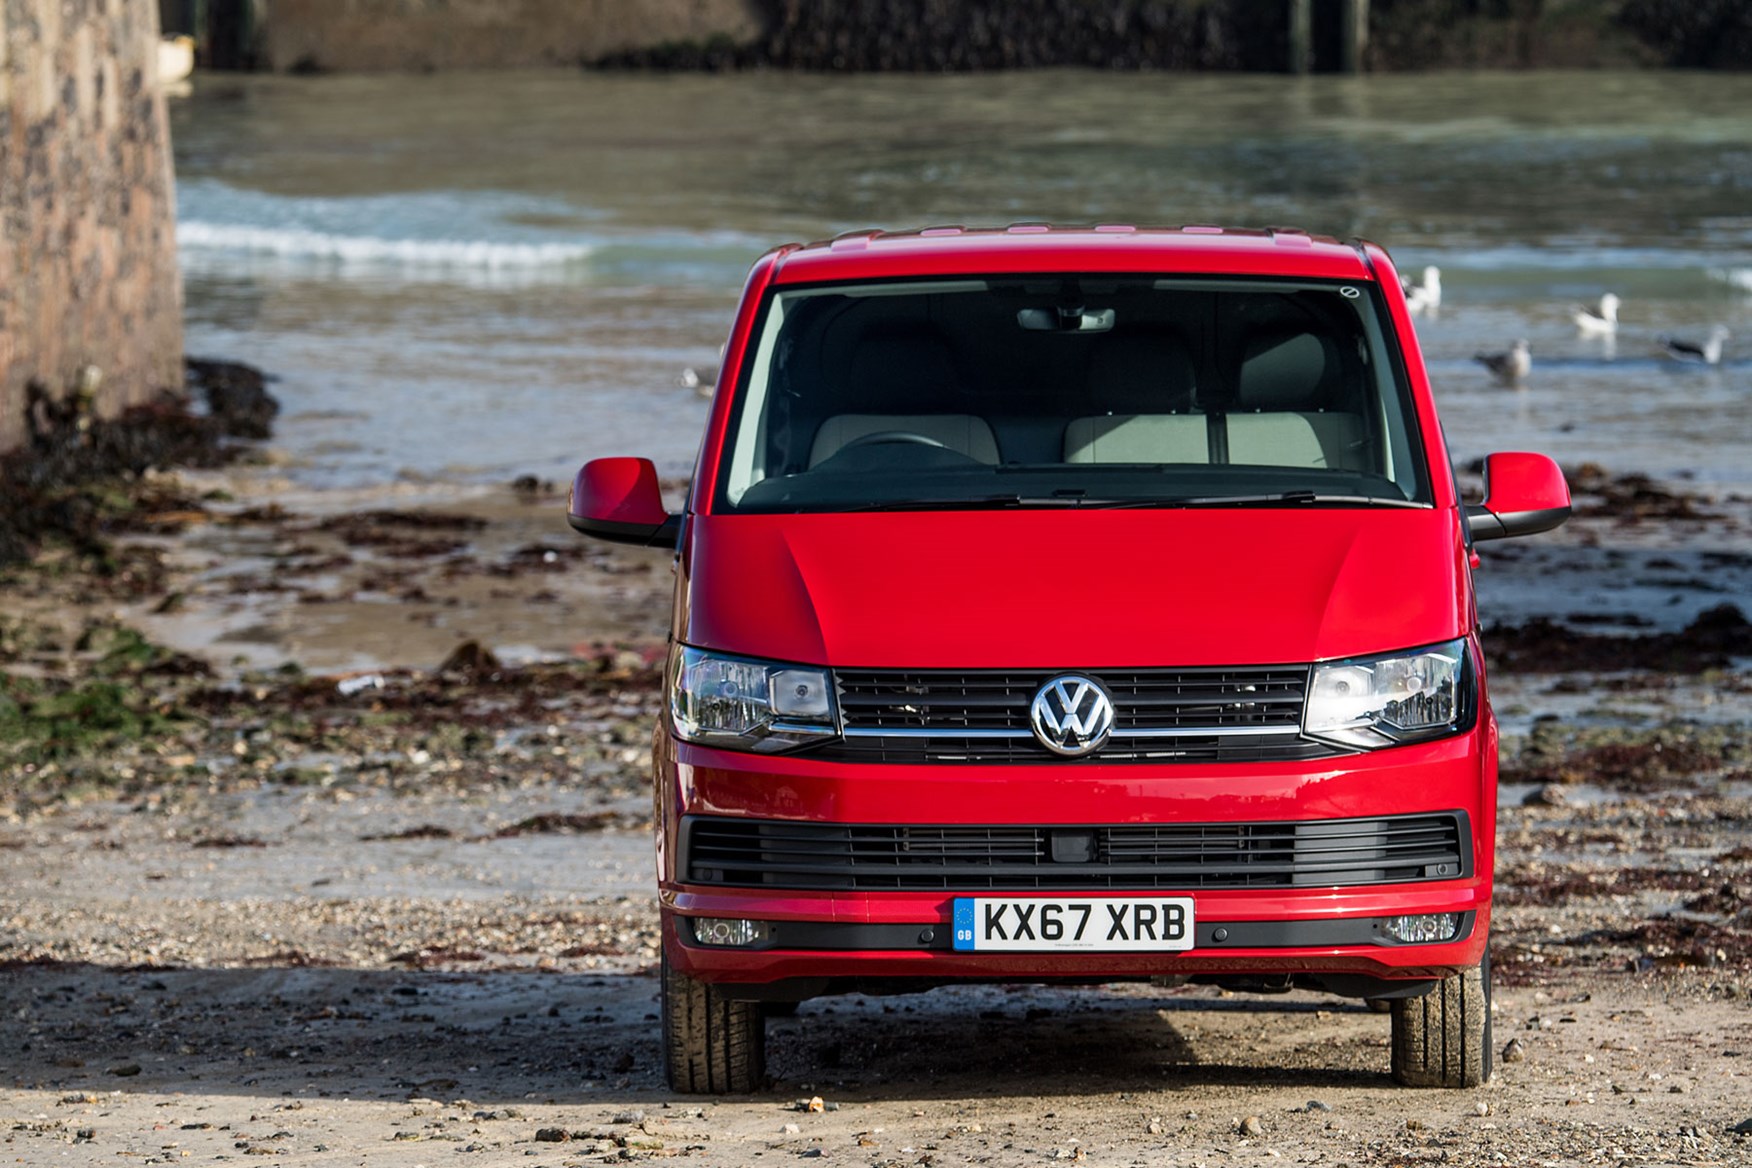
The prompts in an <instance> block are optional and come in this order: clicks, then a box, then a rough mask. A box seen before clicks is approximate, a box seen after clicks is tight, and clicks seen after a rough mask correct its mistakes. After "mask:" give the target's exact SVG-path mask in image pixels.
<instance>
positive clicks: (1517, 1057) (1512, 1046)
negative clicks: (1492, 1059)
mask: <svg viewBox="0 0 1752 1168" xmlns="http://www.w3.org/2000/svg"><path fill="white" fill-rule="evenodd" d="M1526 1057H1527V1048H1526V1047H1524V1046H1522V1045H1521V1040H1520V1039H1519V1038H1511V1039H1509V1042H1508V1045H1507V1046H1505V1047H1503V1061H1504V1062H1505V1063H1518V1062H1520V1061H1521V1060H1522V1059H1524V1058H1526Z"/></svg>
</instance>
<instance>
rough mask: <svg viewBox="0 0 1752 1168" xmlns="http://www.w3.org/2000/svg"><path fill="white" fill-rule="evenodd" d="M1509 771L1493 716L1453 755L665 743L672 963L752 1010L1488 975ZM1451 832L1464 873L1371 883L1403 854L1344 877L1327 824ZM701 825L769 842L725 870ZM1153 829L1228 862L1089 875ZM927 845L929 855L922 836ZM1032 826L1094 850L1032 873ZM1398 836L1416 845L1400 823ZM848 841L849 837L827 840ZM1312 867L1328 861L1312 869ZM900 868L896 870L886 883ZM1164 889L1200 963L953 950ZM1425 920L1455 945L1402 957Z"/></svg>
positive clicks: (660, 778)
mask: <svg viewBox="0 0 1752 1168" xmlns="http://www.w3.org/2000/svg"><path fill="white" fill-rule="evenodd" d="M1495 758H1496V735H1495V724H1494V721H1493V720H1492V719H1491V718H1490V717H1489V715H1488V711H1486V712H1485V716H1483V717H1481V718H1480V719H1479V721H1478V724H1477V726H1475V728H1474V729H1473V730H1472V731H1470V732H1468V733H1466V734H1462V735H1459V736H1456V737H1454V738H1451V739H1446V740H1443V741H1440V742H1435V743H1428V744H1423V745H1418V746H1406V747H1398V748H1394V749H1391V750H1384V751H1377V752H1373V753H1367V754H1357V755H1348V756H1344V757H1342V758H1336V759H1321V760H1317V761H1311V762H1298V763H1284V762H1274V763H1270V764H1257V765H1255V764H1235V763H1231V764H1220V765H1219V764H1208V765H1187V766H1154V765H1140V764H1128V765H1111V766H1090V765H1082V766H1076V767H1062V766H1050V765H1048V766H959V767H944V766H878V765H868V764H831V763H816V764H811V763H810V762H809V761H808V760H807V759H806V758H801V757H797V758H786V757H758V756H752V755H746V754H740V753H735V752H727V751H718V750H712V749H707V748H701V747H695V746H690V745H687V744H684V743H677V742H674V741H673V740H672V739H670V737H669V736H668V734H667V733H664V732H661V731H660V732H659V735H658V743H657V749H656V751H655V752H654V762H655V765H656V771H657V803H658V806H657V813H658V828H657V829H658V833H659V867H660V898H661V907H662V910H663V915H664V942H665V945H666V946H667V948H668V953H669V959H670V961H671V963H672V964H673V965H674V966H675V967H676V968H678V969H680V970H682V971H684V972H686V973H688V974H690V975H691V976H693V977H696V978H699V979H701V980H703V981H708V982H715V983H718V984H720V985H721V986H724V987H725V988H726V989H729V988H730V987H732V986H735V985H742V986H745V987H748V989H749V990H750V992H751V994H754V993H755V989H756V987H759V986H762V985H767V986H774V987H776V986H777V985H778V984H779V983H793V984H803V983H815V984H820V983H822V982H836V981H837V982H868V981H883V982H890V981H897V982H902V983H904V982H907V981H917V982H919V983H920V984H921V985H924V984H941V983H944V982H953V981H1031V980H1055V979H1064V980H1085V979H1088V980H1134V979H1147V978H1159V977H1172V976H1189V977H1198V976H1214V977H1231V978H1251V977H1258V978H1263V979H1282V978H1287V977H1290V976H1294V975H1312V976H1314V977H1315V978H1316V980H1321V979H1325V980H1330V981H1331V982H1333V984H1335V985H1336V984H1341V983H1342V982H1343V980H1344V979H1345V978H1347V977H1349V978H1353V979H1368V980H1371V981H1381V980H1386V981H1399V980H1406V981H1407V984H1409V983H1410V982H1414V981H1418V980H1423V979H1429V978H1436V977H1442V976H1446V975H1447V974H1448V973H1451V972H1453V971H1454V970H1457V969H1459V968H1462V967H1465V966H1469V965H1476V964H1477V963H1478V962H1479V961H1480V960H1481V959H1482V957H1483V954H1484V948H1485V945H1486V938H1487V936H1488V933H1489V918H1490V890H1491V879H1490V873H1491V868H1492V865H1493V863H1494V859H1495V856H1494V836H1495V788H1496V767H1495ZM1436 820H1445V821H1447V822H1451V823H1453V824H1455V825H1457V829H1456V830H1454V831H1453V832H1451V833H1450V834H1451V838H1452V839H1453V840H1455V841H1457V843H1458V846H1459V851H1460V863H1459V864H1458V866H1457V870H1455V871H1452V872H1449V871H1448V865H1447V864H1435V863H1431V864H1428V865H1426V866H1424V867H1421V868H1420V867H1416V866H1412V867H1406V866H1398V867H1393V866H1391V865H1389V866H1386V867H1378V868H1371V864H1387V863H1388V858H1387V857H1386V855H1385V854H1383V855H1381V856H1375V855H1373V854H1371V855H1368V856H1364V858H1363V860H1362V861H1359V862H1358V863H1355V864H1344V863H1337V864H1334V863H1332V862H1331V857H1332V856H1333V855H1334V854H1336V853H1338V852H1342V850H1343V849H1342V848H1335V846H1333V845H1331V844H1330V843H1329V842H1327V839H1328V837H1327V836H1326V833H1327V832H1329V831H1332V830H1339V831H1340V832H1341V834H1343V835H1344V836H1345V838H1344V840H1343V841H1341V842H1343V843H1344V845H1345V846H1347V847H1348V846H1350V843H1349V840H1350V835H1354V834H1355V833H1354V832H1351V833H1349V834H1345V832H1346V829H1347V828H1349V827H1354V826H1356V825H1359V824H1361V825H1364V826H1371V825H1375V824H1383V825H1389V826H1393V825H1401V826H1402V825H1405V824H1411V825H1412V826H1414V827H1421V826H1422V825H1424V824H1425V823H1429V822H1434V821H1436ZM766 825H776V828H774V829H773V830H777V831H778V832H779V834H781V835H795V836H798V837H800V838H799V839H797V840H792V841H791V842H790V843H789V844H788V845H786V846H789V847H791V848H792V849H793V850H794V851H795V849H799V848H800V849H801V850H802V851H801V854H802V856H803V857H804V862H803V863H801V864H800V865H799V864H794V863H792V862H791V861H794V860H795V859H796V854H794V852H793V853H785V852H783V851H782V849H781V851H780V852H777V853H775V852H773V851H771V850H769V849H766V848H764V847H763V846H762V845H761V844H760V840H759V833H760V832H762V831H766V830H769V828H768V827H767V826H766ZM873 825H874V826H873ZM1334 825H1336V827H1335V826H1334ZM702 826H703V827H705V828H707V829H709V831H708V833H707V834H711V833H712V832H716V833H717V836H718V837H719V838H722V839H726V840H729V841H730V842H731V843H732V844H737V841H739V840H742V839H743V838H744V837H747V839H748V840H749V841H751V844H752V850H751V851H746V852H745V853H744V854H749V855H752V856H753V859H752V860H750V861H748V862H747V864H746V865H744V864H743V862H742V861H740V860H738V861H736V862H733V863H729V864H728V865H726V864H723V863H722V862H721V854H720V856H719V858H718V859H713V860H709V861H707V860H702V858H701V855H702V853H700V851H699V849H698V847H697V846H696V838H697V837H699V836H700V835H701V832H700V829H701V828H702ZM1157 828H1161V829H1164V831H1165V832H1166V833H1168V834H1170V835H1173V836H1174V839H1173V840H1171V841H1170V843H1169V844H1167V845H1164V847H1166V848H1167V852H1164V851H1162V850H1161V849H1158V852H1157V853H1155V854H1168V852H1173V854H1174V855H1180V854H1181V852H1178V851H1174V849H1176V848H1181V847H1182V842H1181V841H1183V840H1184V839H1187V838H1193V839H1196V838H1198V837H1201V836H1213V837H1216V838H1218V839H1219V840H1220V841H1221V842H1220V844H1219V845H1216V846H1215V851H1214V852H1213V851H1212V850H1211V849H1209V848H1207V849H1205V850H1204V851H1198V852H1197V854H1198V855H1199V856H1207V855H1217V856H1219V857H1220V859H1221V863H1220V864H1219V865H1218V866H1217V867H1216V868H1213V869H1212V870H1211V871H1210V872H1204V873H1195V874H1185V873H1186V870H1185V868H1184V865H1180V866H1176V865H1172V864H1170V865H1168V869H1169V871H1167V874H1156V875H1149V874H1147V873H1146V874H1139V871H1140V870H1139V869H1138V867H1137V866H1136V865H1132V866H1129V867H1125V868H1123V870H1122V872H1121V874H1120V875H1118V876H1114V875H1111V874H1109V873H1107V872H1104V871H1102V870H1101V869H1100V865H1099V864H1095V865H1093V866H1092V865H1091V864H1090V863H1089V862H1087V861H1085V860H1084V859H1083V858H1084V857H1085V856H1088V857H1089V858H1090V859H1094V858H1095V853H1094V852H1091V851H1090V850H1089V849H1087V848H1084V847H1082V846H1081V839H1082V837H1085V836H1088V837H1094V838H1097V839H1099V840H1102V841H1105V840H1106V839H1107V838H1108V837H1109V836H1111V837H1112V838H1113V839H1115V840H1122V841H1127V846H1133V845H1131V844H1130V843H1129V841H1133V840H1135V839H1136V838H1138V833H1139V832H1140V831H1141V832H1142V833H1144V836H1145V838H1148V837H1149V836H1151V835H1153V834H1154V833H1155V829H1157ZM788 829H796V830H788ZM921 829H922V830H923V831H924V832H926V833H927V834H928V835H929V836H930V838H929V839H925V840H919V839H915V836H916V835H917V834H918V833H919V832H920V830H921ZM1297 829H1311V830H1297ZM1018 831H1020V833H1021V834H1022V835H1024V836H1026V835H1028V834H1029V833H1032V834H1033V836H1035V837H1036V838H1038V839H1040V840H1043V841H1045V840H1050V839H1051V837H1053V836H1055V835H1063V836H1066V837H1068V838H1070V839H1072V840H1073V841H1076V842H1077V843H1078V845H1079V846H1078V847H1072V848H1067V849H1063V850H1064V851H1066V852H1067V853H1068V854H1069V856H1070V858H1069V859H1068V860H1066V861H1064V862H1054V861H1053V860H1052V855H1051V853H1052V852H1053V850H1054V849H1053V847H1052V846H1051V845H1050V844H1049V843H1042V845H1041V852H1040V855H1039V856H1037V858H1036V862H1034V863H1032V864H1028V865H1025V866H1024V867H1025V874H1024V875H1023V876H1020V877H1019V876H1018V875H1017V873H1018V871H1019V869H1018V868H1017V867H1016V866H1015V864H1014V862H1013V860H1012V859H1011V857H1012V856H1013V855H1014V852H1013V850H1012V851H1008V852H1007V851H1006V848H1011V846H1012V845H1011V842H1010V841H1012V840H1014V839H1015V838H1016V837H1017V836H1018ZM970 833H971V835H972V836H973V837H975V838H982V837H985V836H990V837H991V838H993V839H994V840H996V841H998V842H997V843H995V844H994V845H993V846H992V847H991V848H990V849H987V850H989V851H991V852H992V853H993V856H992V858H980V857H983V856H984V853H983V852H980V853H979V855H978V856H977V857H976V858H978V859H980V862H981V863H983V864H985V865H986V866H985V867H983V868H980V867H974V868H969V867H968V865H967V864H965V863H948V862H945V863H942V864H935V863H934V861H932V860H931V859H930V858H929V852H930V850H931V846H932V845H935V844H936V843H937V842H938V839H939V838H948V839H951V840H960V839H963V838H966V837H967V836H968V835H969V834H970ZM1381 834H1382V838H1384V839H1385V838H1389V837H1392V838H1398V837H1396V836H1393V832H1392V831H1389V830H1388V829H1387V828H1386V827H1383V829H1382V833H1381ZM1304 835H1307V836H1311V837H1312V838H1313V840H1314V841H1315V842H1314V844H1313V845H1311V846H1312V847H1313V849H1314V850H1313V852H1311V853H1309V852H1303V851H1302V850H1301V849H1302V848H1303V847H1304V846H1308V845H1304V844H1302V843H1299V842H1297V837H1300V836H1304ZM839 837H849V838H850V839H851V840H852V841H853V842H851V843H844V842H831V841H836V840H838V839H839ZM872 838H875V839H878V840H879V841H880V842H881V844H882V847H881V850H880V852H879V854H878V855H877V856H876V857H875V861H874V864H872V863H871V862H868V861H867V860H866V859H862V858H860V857H864V856H866V854H867V853H866V850H865V849H866V848H867V847H868V841H869V840H870V839H872ZM817 841H821V842H817ZM896 841H898V842H896ZM738 846H740V845H739V844H738ZM1106 846H1107V845H1106V843H1105V842H1103V843H1101V844H1100V845H1099V848H1097V849H1096V850H1097V851H1099V850H1100V848H1105V847H1106ZM822 848H826V849H827V851H828V852H831V853H832V854H833V855H834V856H839V857H847V856H849V857H851V859H849V860H847V861H846V862H845V863H843V864H839V865H838V866H835V865H834V864H828V865H826V866H825V867H823V866H822V864H821V863H819V862H818V861H817V860H815V859H811V858H810V857H811V856H814V855H816V853H819V852H820V851H821V849H822ZM909 848H916V849H918V850H919V851H920V852H921V853H923V854H913V853H912V852H909V851H907V850H906V849H909ZM976 851H977V849H976ZM1254 852H1257V853H1258V855H1257V862H1256V860H1255V857H1254V855H1253V853H1254ZM1299 855H1311V856H1312V859H1313V860H1314V861H1317V862H1316V863H1312V864H1302V863H1299V862H1298V860H1297V856H1299ZM1392 856H1394V857H1399V858H1403V854H1402V853H1400V852H1393V853H1392ZM966 858H967V857H966V856H965V855H961V854H959V853H958V854H957V856H956V857H954V859H957V860H965V859H966ZM1422 858H1426V859H1427V858H1428V857H1427V856H1426V857H1422ZM896 862H897V863H896ZM889 864H892V865H893V866H894V869H895V871H894V874H893V875H889V874H888V873H887V872H886V871H885V868H884V865H889ZM799 868H800V869H801V870H798V869H799ZM1061 872H1062V874H1063V876H1062V879H1059V878H1057V874H1058V873H1061ZM1371 872H1375V873H1377V876H1378V878H1372V877H1371ZM1176 873H1180V874H1179V875H1177V874H1176ZM1019 879H1020V880H1022V881H1024V883H1025V885H1026V886H1021V885H1019V884H1018V883H1017V881H1018V880H1019ZM909 882H910V884H911V886H908V885H909ZM921 882H922V883H926V884H934V885H935V886H934V887H919V886H918V885H919V884H920V883H921ZM811 884H815V885H817V886H816V887H810V886H809V885H811ZM1158 893H1159V894H1161V895H1165V896H1166V895H1173V896H1187V897H1191V898H1192V900H1193V903H1194V922H1195V924H1194V933H1193V944H1192V947H1191V948H1190V949H1185V950H1178V951H1172V952H1155V951H1152V952H1138V951H1125V952H1092V951H1086V950H1076V951H1067V950H1048V951H1041V952H1008V951H1005V952H970V951H962V950H957V949H955V948H954V947H953V943H952V937H951V921H952V919H953V905H954V901H955V900H956V899H957V898H961V897H976V898H977V897H980V896H998V897H1051V896H1055V895H1062V896H1075V897H1079V898H1083V899H1098V898H1101V897H1104V896H1115V897H1117V896H1136V895H1154V894H1158ZM1426 914H1455V915H1456V916H1457V918H1458V927H1457V929H1456V930H1455V932H1454V934H1453V935H1452V937H1451V939H1449V940H1445V941H1441V942H1435V943H1406V942H1402V941H1397V940H1394V939H1393V938H1392V937H1391V935H1389V934H1388V933H1387V932H1386V931H1385V930H1384V928H1383V923H1384V922H1385V921H1387V920H1388V919H1389V918H1395V917H1401V916H1414V915H1415V916H1421V915H1426ZM693 918H715V919H721V920H732V921H740V920H747V921H758V922H761V924H762V928H761V930H760V932H761V933H762V934H763V935H762V936H761V938H760V939H759V940H758V941H755V942H753V943H750V944H747V945H742V946H718V945H704V944H701V943H700V942H699V941H698V939H697V938H696V936H695V934H694V930H693V928H692V925H691V920H692V919H693ZM1359 992H1362V991H1359Z"/></svg>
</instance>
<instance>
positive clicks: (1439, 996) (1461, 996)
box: [1393, 951, 1492, 1087]
mask: <svg viewBox="0 0 1752 1168" xmlns="http://www.w3.org/2000/svg"><path fill="white" fill-rule="evenodd" d="M1490 1044H1491V1026H1490V953H1489V952H1488V951H1487V952H1486V953H1485V955H1484V960H1483V961H1481V962H1479V964H1477V965H1475V966H1473V967H1472V968H1470V969H1463V970H1461V971H1460V972H1459V973H1456V974H1453V975H1451V976H1449V977H1445V978H1443V979H1442V980H1441V981H1440V982H1439V983H1437V985H1436V988H1435V989H1433V990H1431V991H1430V992H1429V993H1427V994H1425V995H1424V996H1423V997H1421V998H1401V999H1396V1000H1395V1001H1394V1002H1393V1078H1394V1081H1395V1082H1398V1083H1400V1084H1402V1085H1404V1086H1407V1087H1477V1086H1480V1085H1482V1084H1484V1083H1486V1082H1488V1081H1489V1080H1490V1072H1491V1063H1492V1058H1491V1053H1492V1052H1491V1048H1490Z"/></svg>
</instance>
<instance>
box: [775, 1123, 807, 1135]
mask: <svg viewBox="0 0 1752 1168" xmlns="http://www.w3.org/2000/svg"><path fill="white" fill-rule="evenodd" d="M779 1134H780V1135H787V1136H796V1135H802V1134H803V1129H802V1128H800V1127H798V1126H797V1125H796V1124H794V1123H787V1124H786V1125H785V1126H784V1127H782V1128H780V1129H779Z"/></svg>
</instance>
